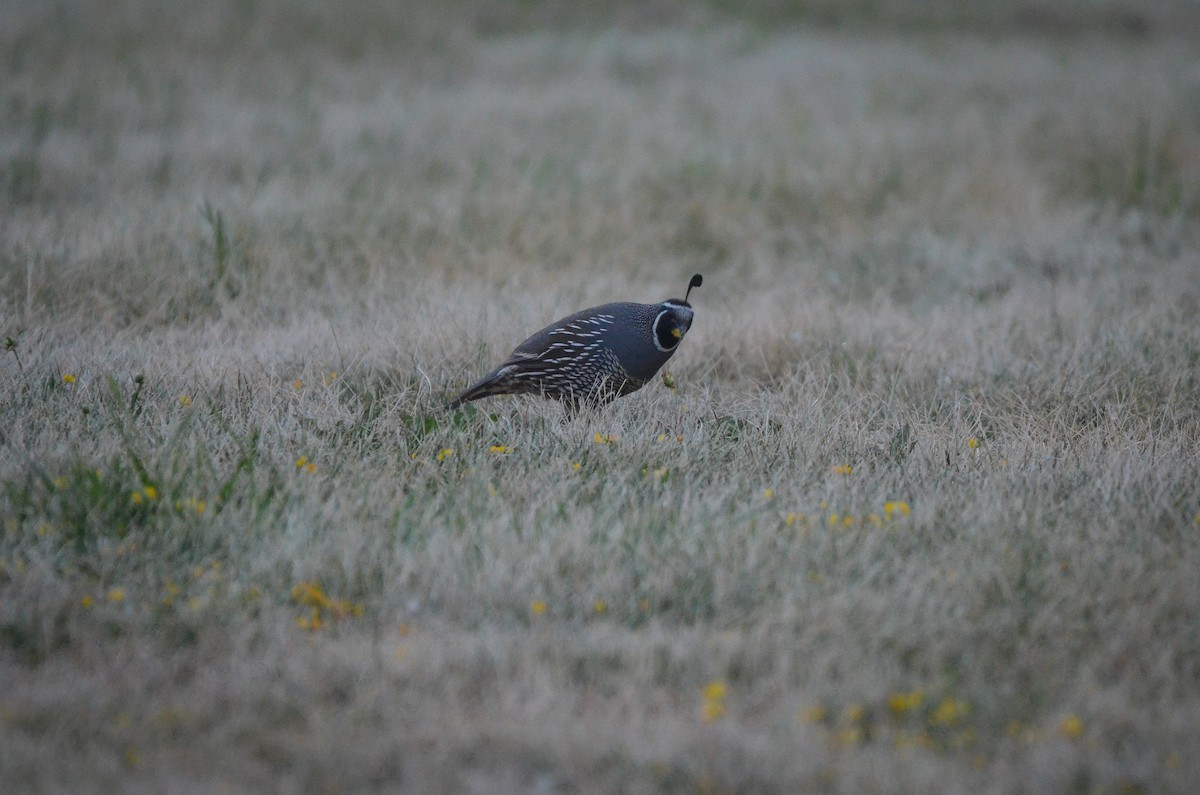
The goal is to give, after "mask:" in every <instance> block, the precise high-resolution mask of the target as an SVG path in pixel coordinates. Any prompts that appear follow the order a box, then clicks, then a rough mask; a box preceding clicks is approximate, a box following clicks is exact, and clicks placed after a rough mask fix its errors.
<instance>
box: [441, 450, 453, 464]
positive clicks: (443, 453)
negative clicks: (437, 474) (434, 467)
mask: <svg viewBox="0 0 1200 795" xmlns="http://www.w3.org/2000/svg"><path fill="white" fill-rule="evenodd" d="M452 455H454V450H453V449H452V448H450V447H443V448H442V449H441V450H438V454H437V461H438V463H439V464H440V463H442V462H443V461H445V460H446V459H447V458H449V457H450V456H452Z"/></svg>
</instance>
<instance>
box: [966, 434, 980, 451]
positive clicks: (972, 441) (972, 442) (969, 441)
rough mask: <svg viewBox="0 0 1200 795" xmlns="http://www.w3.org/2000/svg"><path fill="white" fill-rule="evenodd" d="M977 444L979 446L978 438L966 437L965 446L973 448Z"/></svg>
mask: <svg viewBox="0 0 1200 795" xmlns="http://www.w3.org/2000/svg"><path fill="white" fill-rule="evenodd" d="M978 446H979V440H978V439H976V438H975V437H974V436H972V437H970V438H969V439H967V447H970V448H971V449H972V450H974V449H975V448H976V447H978Z"/></svg>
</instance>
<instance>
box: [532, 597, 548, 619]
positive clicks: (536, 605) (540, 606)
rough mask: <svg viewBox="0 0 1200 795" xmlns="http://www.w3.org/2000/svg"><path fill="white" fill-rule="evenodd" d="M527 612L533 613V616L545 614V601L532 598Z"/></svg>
mask: <svg viewBox="0 0 1200 795" xmlns="http://www.w3.org/2000/svg"><path fill="white" fill-rule="evenodd" d="M529 612H530V613H533V614H534V615H535V616H544V615H546V603H545V602H543V601H542V600H541V599H534V600H533V601H532V602H530V603H529Z"/></svg>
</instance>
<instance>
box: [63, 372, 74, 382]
mask: <svg viewBox="0 0 1200 795" xmlns="http://www.w3.org/2000/svg"><path fill="white" fill-rule="evenodd" d="M63 383H64V384H73V383H75V376H73V375H71V374H70V373H63Z"/></svg>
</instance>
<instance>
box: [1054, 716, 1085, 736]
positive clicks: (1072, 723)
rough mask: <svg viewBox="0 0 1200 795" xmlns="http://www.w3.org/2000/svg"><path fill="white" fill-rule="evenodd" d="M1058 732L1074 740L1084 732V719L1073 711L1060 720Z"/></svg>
mask: <svg viewBox="0 0 1200 795" xmlns="http://www.w3.org/2000/svg"><path fill="white" fill-rule="evenodd" d="M1058 733H1059V734H1061V735H1062V736H1063V737H1066V738H1067V739H1068V740H1074V739H1076V738H1078V737H1079V736H1080V735H1081V734H1083V721H1082V720H1080V719H1079V716H1078V715H1076V714H1074V713H1071V714H1070V715H1067V716H1066V717H1065V718H1063V719H1062V720H1061V721H1059V724H1058Z"/></svg>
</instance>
